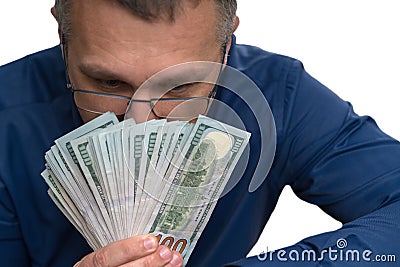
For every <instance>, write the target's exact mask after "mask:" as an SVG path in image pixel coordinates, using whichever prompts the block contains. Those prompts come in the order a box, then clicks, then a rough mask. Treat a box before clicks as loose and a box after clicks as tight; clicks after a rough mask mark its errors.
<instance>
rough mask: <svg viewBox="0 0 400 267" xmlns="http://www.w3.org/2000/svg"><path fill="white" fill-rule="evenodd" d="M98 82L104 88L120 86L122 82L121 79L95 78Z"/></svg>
mask: <svg viewBox="0 0 400 267" xmlns="http://www.w3.org/2000/svg"><path fill="white" fill-rule="evenodd" d="M97 82H98V83H100V84H101V85H102V86H103V87H105V88H111V89H113V88H117V87H118V86H120V85H121V84H122V82H121V81H119V80H100V79H98V80H97Z"/></svg>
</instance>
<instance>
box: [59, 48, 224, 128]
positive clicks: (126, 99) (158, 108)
mask: <svg viewBox="0 0 400 267" xmlns="http://www.w3.org/2000/svg"><path fill="white" fill-rule="evenodd" d="M66 47H67V44H66V43H65V42H64V41H63V47H62V49H63V52H64V57H65V60H64V63H65V75H66V80H67V88H69V89H71V92H72V94H73V96H74V100H75V104H76V106H77V108H79V109H81V110H84V111H87V112H90V113H94V114H104V113H106V112H108V111H110V112H114V113H115V114H116V115H117V116H118V117H121V116H124V115H125V114H126V112H127V109H128V107H129V108H130V109H131V107H132V104H135V103H149V105H150V112H151V113H153V114H154V115H155V116H157V117H158V118H167V119H173V120H191V119H193V118H196V117H197V116H198V115H200V114H205V113H206V112H207V110H208V108H209V106H210V103H211V101H210V100H211V99H213V98H214V97H215V95H216V92H217V88H218V85H214V87H213V89H212V90H211V91H210V93H209V94H208V96H207V97H183V98H171V97H161V98H150V99H148V100H146V99H135V98H133V97H132V96H126V95H120V94H112V93H105V92H99V91H91V90H85V89H80V88H74V87H73V85H72V83H71V81H70V79H69V74H68V65H67V60H66V59H67V57H68V50H67V48H66ZM225 55H226V44H224V46H223V57H222V62H224V59H225ZM222 65H223V64H222ZM222 65H221V66H222ZM220 71H221V70H220Z"/></svg>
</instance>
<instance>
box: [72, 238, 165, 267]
mask: <svg viewBox="0 0 400 267" xmlns="http://www.w3.org/2000/svg"><path fill="white" fill-rule="evenodd" d="M157 247H158V242H157V239H156V237H155V236H153V235H141V236H135V237H132V238H129V239H125V240H121V241H117V242H115V243H112V244H110V245H108V246H106V247H104V248H101V249H98V250H96V251H94V252H93V253H91V254H89V255H87V256H86V257H84V258H83V259H82V260H81V262H80V263H79V264H78V265H77V267H105V266H107V267H117V266H120V265H123V264H125V263H129V262H133V261H135V260H137V259H140V258H143V257H146V256H148V255H150V254H152V253H154V252H155V251H156V250H157Z"/></svg>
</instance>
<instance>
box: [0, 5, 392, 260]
mask: <svg viewBox="0 0 400 267" xmlns="http://www.w3.org/2000/svg"><path fill="white" fill-rule="evenodd" d="M235 8H236V5H235V1H228V0H226V1H219V0H215V1H212V0H202V1H200V0H198V1H196V0H182V1H148V0H146V1H144V0H142V1H139V0H137V1H133V0H132V1H128V0H125V1H123V0H121V1H116V0H115V1H111V0H86V1H76V0H67V1H66V0H64V1H62V0H61V1H58V2H56V8H55V9H53V14H54V15H55V17H56V18H57V20H58V22H59V26H60V29H59V33H60V40H61V42H62V44H63V45H62V47H63V49H62V50H63V52H64V60H65V65H66V70H67V76H68V80H69V81H66V80H65V68H64V61H63V59H62V54H61V51H60V49H59V48H53V49H50V50H47V51H43V52H40V53H39V54H36V55H33V56H30V57H28V58H26V59H23V60H20V61H18V62H16V63H13V64H11V65H8V66H5V67H3V68H2V69H1V70H0V81H1V89H2V90H0V92H1V93H0V94H1V97H0V107H1V108H0V110H1V111H0V112H1V113H0V114H1V118H2V120H1V127H0V140H1V142H2V144H1V146H0V164H1V165H0V204H1V205H0V251H1V252H0V253H1V254H0V255H1V260H2V261H1V262H2V265H5V266H71V265H74V264H75V263H76V264H75V266H79V267H84V266H179V265H180V264H181V263H182V258H181V257H180V256H179V255H178V254H177V253H176V252H172V251H170V250H169V249H167V248H165V247H163V246H158V245H157V244H156V242H155V239H154V237H152V236H149V235H143V236H137V237H132V238H130V239H128V240H122V241H119V242H116V243H113V244H110V245H109V246H107V247H104V248H102V249H100V250H98V251H95V252H92V253H91V251H90V249H89V247H88V246H87V244H86V242H85V241H84V240H83V238H82V237H81V236H80V235H79V234H78V233H77V232H76V231H75V230H74V229H73V227H72V226H71V225H70V224H69V223H68V221H67V220H66V219H65V218H64V216H63V215H62V214H61V213H60V212H59V211H58V210H57V208H56V207H55V206H54V204H53V203H52V202H51V200H50V199H49V198H48V196H47V194H46V190H47V187H46V185H45V183H44V182H43V180H42V179H41V178H40V172H41V170H42V169H43V167H44V161H43V155H44V152H45V151H46V150H48V148H49V147H50V146H51V144H52V142H53V141H54V140H55V139H56V138H57V137H59V136H61V135H63V134H65V133H67V132H68V131H70V130H72V129H74V128H76V127H78V126H79V125H81V124H82V123H83V122H87V121H89V120H91V119H93V118H94V117H96V116H98V114H99V113H102V112H104V111H107V110H111V111H116V112H117V111H120V110H121V109H123V108H125V107H126V106H124V105H126V103H125V104H121V103H116V102H115V101H114V98H113V97H107V94H108V96H110V94H112V95H122V96H127V97H130V96H132V95H133V94H134V93H135V91H136V90H137V89H138V88H139V87H140V85H141V84H142V83H143V82H144V81H146V80H147V79H148V78H149V77H150V76H152V75H153V74H155V73H157V72H158V71H160V70H163V69H165V68H167V67H170V66H173V65H176V64H180V63H184V62H191V61H211V62H218V63H219V62H223V63H224V64H228V65H229V66H232V67H234V68H236V69H238V70H240V71H242V72H243V73H245V74H246V75H248V76H249V77H250V78H251V79H252V80H253V81H254V82H255V83H256V84H257V85H258V87H259V88H260V90H261V92H262V94H263V96H264V97H265V99H267V100H268V102H269V105H270V106H271V110H272V113H273V116H274V119H275V124H276V132H277V147H276V156H275V159H274V163H273V166H272V168H271V170H270V172H269V173H268V178H267V179H265V181H264V182H263V183H262V185H261V186H260V187H259V188H257V190H256V191H254V192H249V190H248V188H249V184H250V182H251V180H252V176H253V174H254V171H255V169H256V165H257V162H258V158H259V156H260V154H261V152H262V151H260V148H259V144H260V142H262V140H260V138H261V133H260V129H258V128H257V121H256V119H255V117H254V115H253V114H252V113H251V110H250V109H249V107H246V106H245V105H243V102H241V101H240V98H239V97H238V96H236V95H235V94H233V93H232V92H229V91H228V90H223V89H220V90H219V92H218V93H217V95H216V98H217V99H218V100H220V101H222V102H224V103H227V105H229V106H230V107H231V108H232V109H233V110H235V111H236V112H237V114H238V115H239V116H240V117H241V118H242V120H243V121H245V124H246V129H248V131H250V132H251V133H252V140H251V142H250V150H251V152H252V153H251V155H250V160H249V164H248V166H247V168H246V170H245V172H244V174H243V177H242V178H241V180H240V181H239V183H238V184H237V185H236V186H235V187H234V188H233V189H232V190H231V191H230V192H229V193H228V194H227V195H226V196H224V197H223V198H222V199H221V200H220V201H219V202H218V204H217V207H216V209H215V211H214V213H213V215H212V217H211V219H210V221H209V223H208V225H207V227H206V229H205V231H204V233H203V235H202V237H201V238H200V240H199V242H198V244H197V246H196V248H195V250H194V251H193V254H192V256H191V258H190V260H189V263H188V266H221V265H224V264H229V263H230V262H233V261H237V262H236V263H232V264H231V266H264V265H271V266H318V264H319V263H318V262H320V264H321V265H323V266H325V265H329V266H343V265H345V266H364V265H368V264H369V261H368V260H370V261H373V260H374V259H376V258H373V255H375V254H379V253H380V254H393V255H394V254H396V253H398V251H399V247H400V245H399V244H400V234H399V229H400V220H399V214H400V200H399V198H400V177H399V176H400V171H399V169H400V162H399V160H398V158H399V156H400V145H399V143H398V142H397V141H396V140H393V139H392V138H390V137H389V136H387V135H385V134H384V133H382V132H381V131H380V130H379V129H378V128H377V126H376V125H375V123H374V122H373V121H372V120H371V119H370V118H368V117H359V116H357V115H356V114H354V112H353V111H352V109H351V107H350V106H349V104H347V103H345V102H343V101H342V100H340V99H339V98H337V97H336V96H335V95H334V94H333V93H332V92H330V91H329V90H328V89H327V88H325V87H324V86H323V85H321V84H320V83H318V82H317V81H315V80H314V79H313V78H311V77H310V76H309V75H308V74H307V73H306V72H305V71H304V70H303V68H302V66H301V64H300V63H299V62H298V61H296V60H293V59H290V58H287V57H283V56H278V55H274V54H270V53H267V52H264V51H262V50H260V49H258V48H254V47H248V46H242V45H237V44H235V40H234V37H233V36H232V34H233V32H234V30H235V29H236V27H237V26H238V19H237V18H236V17H235ZM228 55H229V57H228ZM66 84H68V85H71V88H72V89H73V91H74V93H73V94H71V88H66ZM79 90H80V91H79ZM211 90H212V87H210V86H205V87H201V88H200V87H196V86H187V87H179V88H176V90H173V91H172V92H171V94H175V95H176V96H177V97H185V96H193V97H197V96H202V97H207V96H210V92H211ZM243 90H245V88H244V89H243ZM93 92H94V93H93ZM98 92H100V93H101V94H102V95H101V96H100V97H99V96H96V93H98ZM97 95H98V94H97ZM211 96H212V95H211ZM256 101H257V99H254V102H256ZM139 108H140V110H137V111H135V112H136V113H137V114H139V116H140V114H150V116H146V117H139V120H145V119H152V118H155V119H157V118H159V117H160V116H156V114H154V112H152V110H151V108H150V106H149V105H141V106H140V107H138V109H139ZM117 113H119V112H117ZM261 130H262V129H261ZM265 175H267V174H265ZM285 185H291V186H292V188H293V189H294V191H295V192H296V194H297V195H298V196H299V197H301V198H302V199H304V200H306V201H308V202H310V203H314V204H317V205H318V206H320V207H321V208H322V209H323V210H324V211H325V212H327V213H328V214H330V215H331V216H333V217H334V218H336V219H338V220H339V221H341V222H343V223H344V226H343V228H341V229H339V230H338V231H335V232H331V233H325V234H321V235H318V236H315V237H310V238H308V239H305V240H303V241H302V242H300V243H298V244H296V245H294V246H292V247H289V248H286V249H285V250H282V252H281V253H279V254H278V256H279V257H278V258H277V257H276V256H274V254H273V253H270V254H268V255H266V257H263V258H261V257H253V258H251V259H247V260H246V259H244V257H245V255H246V254H247V253H248V251H249V250H250V248H251V247H252V246H253V245H254V243H255V242H256V240H257V238H258V236H259V234H260V233H261V231H262V228H263V226H264V225H265V223H266V221H267V220H268V218H269V216H270V214H271V213H272V210H273V208H274V207H275V205H276V202H277V199H278V197H279V194H280V192H281V190H282V188H283V187H284V186H285ZM338 240H341V241H344V240H346V242H347V243H348V247H347V248H348V249H351V253H354V251H359V252H360V255H361V257H362V258H360V259H359V260H358V261H356V260H354V261H350V260H348V261H346V260H345V259H344V260H343V257H342V260H340V253H339V252H340V251H342V252H343V251H344V250H343V249H345V247H344V246H342V243H339V242H337V241H338ZM335 250H336V254H335V252H334V251H335ZM310 251H314V252H315V253H318V257H317V259H315V260H313V259H312V258H311V259H308V260H301V257H300V258H296V255H305V254H307V255H308V254H311V252H310ZM346 251H347V250H346ZM346 251H344V252H346ZM365 251H367V252H365ZM368 251H371V253H369V252H368ZM332 254H334V255H333V256H335V255H336V256H338V255H339V257H336V258H335V257H328V256H327V255H329V256H331V255H332ZM85 255H86V256H85ZM324 255H325V256H324ZM342 255H343V253H342ZM352 255H353V254H352ZM240 259H242V260H240ZM387 264H389V265H390V264H392V266H395V263H394V262H392V263H387Z"/></svg>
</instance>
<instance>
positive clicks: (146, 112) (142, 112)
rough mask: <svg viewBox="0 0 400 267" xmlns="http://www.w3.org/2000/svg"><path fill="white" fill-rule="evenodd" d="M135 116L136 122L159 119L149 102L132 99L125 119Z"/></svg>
mask: <svg viewBox="0 0 400 267" xmlns="http://www.w3.org/2000/svg"><path fill="white" fill-rule="evenodd" d="M130 118H133V119H134V120H135V121H136V123H142V122H145V121H149V120H153V119H159V118H158V117H157V116H156V115H155V114H154V113H153V112H152V110H151V107H150V103H149V102H147V101H146V102H144V101H141V102H137V101H131V102H130V104H129V107H128V109H127V112H126V114H125V119H130Z"/></svg>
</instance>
